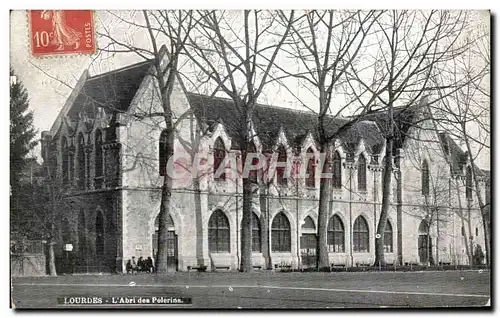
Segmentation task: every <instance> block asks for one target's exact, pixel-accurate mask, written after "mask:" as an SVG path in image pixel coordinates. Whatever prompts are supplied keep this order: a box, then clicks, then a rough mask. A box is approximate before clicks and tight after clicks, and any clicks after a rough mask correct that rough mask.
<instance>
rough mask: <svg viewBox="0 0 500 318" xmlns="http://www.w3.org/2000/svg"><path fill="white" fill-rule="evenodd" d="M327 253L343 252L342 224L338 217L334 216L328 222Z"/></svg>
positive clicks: (343, 232)
mask: <svg viewBox="0 0 500 318" xmlns="http://www.w3.org/2000/svg"><path fill="white" fill-rule="evenodd" d="M327 234H328V237H327V242H328V252H333V253H344V252H345V231H344V223H342V220H341V219H340V217H339V216H338V215H334V216H332V217H331V218H330V220H329V222H328V233H327Z"/></svg>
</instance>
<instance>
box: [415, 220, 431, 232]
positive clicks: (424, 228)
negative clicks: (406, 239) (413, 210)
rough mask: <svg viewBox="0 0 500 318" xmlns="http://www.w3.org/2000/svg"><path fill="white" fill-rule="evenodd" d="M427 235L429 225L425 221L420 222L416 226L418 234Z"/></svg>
mask: <svg viewBox="0 0 500 318" xmlns="http://www.w3.org/2000/svg"><path fill="white" fill-rule="evenodd" d="M427 233H429V223H428V222H427V221H426V220H422V221H421V222H420V225H419V226H418V234H427Z"/></svg>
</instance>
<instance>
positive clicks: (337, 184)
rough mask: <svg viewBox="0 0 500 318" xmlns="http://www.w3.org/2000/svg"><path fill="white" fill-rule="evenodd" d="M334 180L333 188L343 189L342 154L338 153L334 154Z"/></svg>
mask: <svg viewBox="0 0 500 318" xmlns="http://www.w3.org/2000/svg"><path fill="white" fill-rule="evenodd" d="M332 171H333V176H332V177H333V179H332V187H333V188H334V189H341V188H342V161H341V159H340V154H339V153H338V151H335V152H334V153H333V167H332Z"/></svg>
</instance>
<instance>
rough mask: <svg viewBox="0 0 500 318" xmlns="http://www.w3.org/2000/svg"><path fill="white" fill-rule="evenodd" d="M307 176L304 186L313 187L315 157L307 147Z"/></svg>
mask: <svg viewBox="0 0 500 318" xmlns="http://www.w3.org/2000/svg"><path fill="white" fill-rule="evenodd" d="M307 158H309V159H308V161H307V170H306V174H307V178H306V187H310V188H314V187H315V186H316V158H315V156H314V151H313V150H312V148H309V149H307Z"/></svg>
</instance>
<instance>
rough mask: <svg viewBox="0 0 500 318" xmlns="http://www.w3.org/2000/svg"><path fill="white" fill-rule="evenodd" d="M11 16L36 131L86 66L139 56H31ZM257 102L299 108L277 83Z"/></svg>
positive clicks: (484, 161)
mask: <svg viewBox="0 0 500 318" xmlns="http://www.w3.org/2000/svg"><path fill="white" fill-rule="evenodd" d="M116 14H119V15H120V16H122V17H126V18H131V19H139V20H140V15H139V17H137V16H132V14H131V13H128V12H117V13H116ZM487 17H488V15H487V14H486V15H483V16H482V18H487ZM10 19H11V20H10V27H11V28H10V64H11V66H12V67H13V68H14V70H15V72H16V74H17V75H18V77H19V79H20V80H21V81H22V82H23V84H24V86H25V87H26V89H27V90H28V93H29V97H30V107H31V109H32V110H33V111H34V126H35V128H36V129H37V130H38V132H39V134H40V133H41V132H42V131H44V130H50V128H51V126H52V123H53V122H54V120H55V118H56V117H57V115H58V114H59V112H60V110H61V109H62V107H63V105H64V103H65V101H66V99H67V98H68V96H69V94H70V92H71V90H72V87H74V85H75V83H76V82H77V80H78V78H79V77H80V76H81V74H82V73H83V72H84V71H85V70H86V69H87V68H88V69H89V72H90V75H95V74H99V73H102V72H106V71H109V70H113V69H116V68H120V67H123V66H126V65H129V64H132V63H135V62H139V61H141V60H142V59H141V58H140V57H139V56H137V55H134V54H116V55H111V54H101V55H99V56H98V58H97V59H95V57H94V56H92V57H89V56H86V55H71V56H57V57H56V56H51V57H41V58H40V57H33V56H32V55H31V53H30V48H29V41H28V39H29V35H28V34H29V24H28V16H27V11H24V10H14V11H12V12H11V14H10ZM95 22H96V25H97V26H98V27H97V28H98V29H97V30H98V31H102V29H100V26H101V25H105V26H106V27H107V28H108V29H109V30H110V32H111V33H112V34H113V35H114V36H115V37H118V38H119V39H120V40H123V41H125V42H128V43H134V44H136V45H138V46H147V45H148V44H149V42H148V37H147V35H146V34H145V33H143V31H141V30H138V29H137V28H134V27H130V26H127V25H125V24H123V23H119V22H120V21H119V20H118V19H117V18H116V17H114V16H113V15H112V14H111V15H110V14H108V13H105V12H103V11H96V15H95ZM105 45H106V40H105V39H103V38H100V37H98V47H105ZM42 70H43V71H42ZM290 85H291V86H292V91H294V93H298V92H300V93H299V95H301V96H300V97H301V98H303V99H304V100H305V101H306V102H307V101H308V100H309V101H310V104H311V105H315V104H316V102H315V100H314V98H313V97H312V96H310V94H307V93H305V92H304V91H301V90H300V89H297V87H293V85H294V84H293V82H292V83H290ZM260 102H263V103H267V104H274V105H283V106H286V107H293V108H300V106H299V105H298V102H297V101H296V100H295V99H294V98H293V97H292V96H291V95H290V94H289V93H287V92H286V91H285V90H283V89H276V87H270V88H269V89H267V90H266V91H265V92H264V96H263V98H261V99H260ZM479 159H480V160H479V163H478V164H479V166H480V167H481V168H486V169H488V168H489V154H485V155H482V156H481V157H480V158H479Z"/></svg>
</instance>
